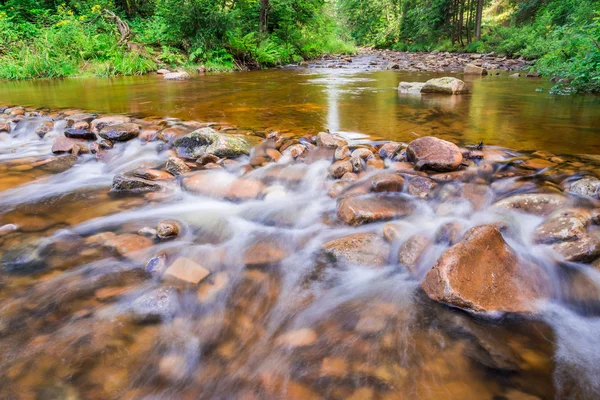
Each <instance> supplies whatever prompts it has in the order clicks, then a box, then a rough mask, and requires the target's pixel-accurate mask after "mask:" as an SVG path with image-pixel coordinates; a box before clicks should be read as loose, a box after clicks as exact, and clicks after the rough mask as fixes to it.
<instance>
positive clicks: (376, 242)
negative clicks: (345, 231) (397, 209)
mask: <svg viewBox="0 0 600 400" xmlns="http://www.w3.org/2000/svg"><path fill="white" fill-rule="evenodd" d="M323 251H324V252H325V254H327V255H329V256H330V257H332V258H334V259H335V260H336V261H344V262H347V263H350V264H357V265H363V266H367V267H382V266H384V265H386V264H387V262H388V257H389V254H390V245H389V244H388V243H387V242H386V241H385V240H384V239H383V238H382V237H381V236H379V235H377V234H375V233H357V234H354V235H350V236H344V237H342V238H339V239H334V240H331V241H329V242H327V243H325V244H324V245H323Z"/></svg>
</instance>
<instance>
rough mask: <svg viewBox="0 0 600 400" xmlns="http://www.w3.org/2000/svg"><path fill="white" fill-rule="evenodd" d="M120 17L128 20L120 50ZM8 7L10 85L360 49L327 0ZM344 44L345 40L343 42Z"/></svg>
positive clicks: (2, 41) (1, 33)
mask: <svg viewBox="0 0 600 400" xmlns="http://www.w3.org/2000/svg"><path fill="white" fill-rule="evenodd" d="M103 9H108V10H111V11H113V12H115V13H117V15H119V16H120V17H121V18H122V19H124V20H125V21H127V23H128V24H129V26H130V29H131V32H132V35H131V37H130V40H131V41H132V42H133V46H131V49H130V48H128V47H127V46H125V45H124V44H121V45H120V44H119V38H120V36H119V34H118V32H117V29H116V25H115V23H114V21H111V20H109V19H106V18H104V17H103V16H102V15H101V12H102V10H103ZM259 13H260V1H259V0H235V1H233V0H186V1H181V0H41V1H40V0H6V1H5V2H3V3H0V79H1V78H5V79H28V78H50V77H67V76H73V75H97V76H112V75H119V74H124V75H131V74H140V73H145V72H148V71H151V70H153V69H155V68H157V67H158V66H170V67H183V68H187V69H190V70H192V69H194V68H195V66H197V65H200V64H202V65H204V66H205V67H206V68H207V70H209V71H223V70H225V71H230V70H233V69H238V68H246V67H250V68H264V67H269V66H274V65H281V64H285V63H289V62H297V61H300V60H301V59H302V58H303V57H317V56H320V55H322V54H324V53H342V52H353V51H354V47H353V46H352V45H351V44H349V42H348V39H349V37H346V36H344V35H342V34H341V30H340V29H339V26H338V24H336V22H335V20H334V17H333V8H332V5H331V3H329V2H328V1H326V0H271V1H270V7H269V18H268V22H269V23H268V32H266V33H264V34H259V32H258V22H259ZM342 38H343V39H342Z"/></svg>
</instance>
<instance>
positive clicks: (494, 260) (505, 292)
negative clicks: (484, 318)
mask: <svg viewBox="0 0 600 400" xmlns="http://www.w3.org/2000/svg"><path fill="white" fill-rule="evenodd" d="M546 279H547V278H546V277H544V276H543V275H542V272H541V271H540V270H539V269H538V267H537V266H535V265H532V264H527V263H523V262H520V261H519V259H518V257H517V255H516V254H515V252H514V251H513V250H512V249H511V248H510V247H509V246H508V244H506V242H505V241H504V238H503V237H502V234H501V233H500V231H499V230H498V229H497V228H496V227H494V226H491V225H482V226H477V227H475V228H472V229H471V230H469V231H468V232H467V233H466V234H465V236H464V237H463V239H462V240H461V241H460V242H459V243H458V244H456V245H454V246H453V247H451V248H450V249H449V250H447V251H446V252H445V253H444V254H443V255H442V256H441V257H440V258H439V259H438V261H437V262H436V263H435V265H434V266H433V268H432V269H431V270H430V271H429V272H428V273H427V275H426V277H425V279H424V280H423V282H422V283H421V286H422V287H423V289H424V290H425V292H426V293H427V295H428V296H429V297H430V298H431V299H432V300H435V301H439V302H442V303H447V304H450V305H452V306H455V307H459V308H463V309H465V310H469V311H476V312H532V311H535V310H536V304H535V302H536V301H537V300H540V299H544V298H545V297H546Z"/></svg>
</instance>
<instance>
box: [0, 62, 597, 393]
mask: <svg viewBox="0 0 600 400" xmlns="http://www.w3.org/2000/svg"><path fill="white" fill-rule="evenodd" d="M447 57H448V58H447ZM453 57H457V58H456V59H462V58H461V57H463V56H460V55H457V56H454V55H453V56H440V59H441V60H445V59H452V58H453ZM478 60H479V59H469V60H468V61H469V63H471V62H473V63H474V62H477V61H478ZM465 61H467V60H465ZM481 61H482V63H481V67H482V68H488V66H487V65H486V64H489V63H492V62H494V63H497V64H498V65H500V63H503V62H505V61H508V60H504V61H497V62H496V61H495V59H494V60H492V59H491V58H490V57H487V56H486V57H485V58H483V57H482V59H481ZM340 62H344V63H347V64H352V63H351V62H348V61H340ZM440 62H442V61H440ZM452 62H454V61H452ZM374 67H375V66H374ZM399 68H400V67H399ZM473 70H474V71H475V70H476V69H473ZM164 84H167V83H166V82H165V83H164ZM168 85H171V86H172V87H175V86H177V85H179V83H168ZM394 90H395V89H394ZM1 109H2V108H0V110H1ZM13 110H17V111H18V112H17V114H19V115H13V117H11V118H16V117H20V118H22V121H21V122H20V124H22V125H18V126H17V133H16V136H15V137H13V136H10V135H13V131H11V132H10V133H7V132H3V133H6V134H7V135H9V136H8V137H7V140H8V141H9V142H8V143H9V144H10V146H12V147H10V146H9V147H6V148H4V147H0V304H1V305H0V398H7V399H11V398H15V399H20V398H34V399H35V398H73V399H76V398H82V399H88V398H89V399H96V398H98V399H111V398H119V399H120V398H124V399H127V398H130V399H138V398H200V399H219V398H240V399H262V398H265V399H302V400H305V399H385V400H387V399H402V398H418V399H432V400H433V399H440V398H457V399H459V398H460V399H552V398H561V399H562V398H574V399H588V398H596V397H597V394H598V393H599V392H598V389H599V387H600V385H598V384H597V381H596V379H597V376H596V375H597V374H596V373H595V372H596V365H597V363H598V359H597V357H596V355H595V353H594V352H593V351H591V350H590V349H594V348H596V347H597V345H598V335H597V334H596V331H597V329H595V323H596V322H595V319H597V317H598V315H600V306H599V304H600V289H599V288H600V286H599V285H598V283H597V282H599V280H598V273H599V270H598V265H599V262H600V261H599V260H600V235H599V232H600V226H599V222H600V220H599V218H598V215H599V214H598V212H599V208H600V204H599V203H598V197H597V190H596V188H595V187H596V186H595V179H598V178H597V174H598V173H600V163H599V162H598V161H597V160H595V159H593V158H590V157H587V158H586V157H580V156H574V155H568V154H560V155H554V154H543V153H541V152H536V153H532V152H525V151H524V152H520V151H519V149H504V148H498V147H493V146H487V145H485V144H482V145H480V146H473V145H470V144H469V143H458V141H457V142H456V143H454V142H452V143H451V142H448V141H445V142H444V141H442V140H440V139H439V138H435V137H429V138H428V137H426V136H422V137H421V138H420V139H417V138H415V137H412V136H410V134H407V136H406V141H405V142H404V141H403V142H399V141H398V142H390V141H371V140H368V139H361V140H355V139H354V138H352V137H344V136H343V135H338V134H335V133H332V132H321V133H319V132H318V131H315V132H303V133H302V134H301V135H295V134H290V133H289V132H279V133H276V132H273V131H270V130H269V131H265V132H263V131H256V132H253V131H248V130H247V129H242V128H236V127H232V126H229V125H225V124H217V123H210V122H198V121H182V120H177V119H172V118H159V117H147V118H143V117H142V116H140V115H135V116H126V115H95V114H88V113H87V112H85V110H46V111H44V113H47V114H46V115H44V118H48V119H52V122H53V127H52V129H50V130H49V131H48V132H46V133H45V134H44V135H43V137H41V138H40V136H38V133H36V130H38V128H39V127H40V124H41V122H42V121H41V120H39V119H37V118H40V117H38V116H37V114H36V116H34V115H33V114H34V113H39V112H41V111H40V110H32V109H28V108H17V109H14V108H12V109H11V108H9V109H8V112H7V111H6V110H5V111H4V112H3V114H2V115H1V116H0V120H4V119H6V118H9V117H10V114H11V113H12V111H13ZM11 124H12V122H11ZM45 126H47V127H49V125H45ZM11 127H12V126H11ZM19 127H27V128H19ZM129 128H131V129H129ZM0 129H1V125H0ZM19 129H22V130H19ZM23 129H24V130H23ZM65 130H66V131H67V132H69V135H71V134H73V133H76V132H75V131H73V130H81V131H84V132H86V135H87V136H82V137H79V138H75V139H74V138H73V137H66V136H64V135H63V132H65ZM87 132H89V133H90V134H88V133H87ZM92 132H93V135H94V136H92ZM109 132H113V133H110V134H109ZM114 132H116V133H114ZM161 133H162V134H161ZM82 135H83V133H82ZM17 136H18V137H17ZM71 136H73V135H71ZM75 136H76V135H75ZM98 136H100V137H101V138H102V137H103V136H105V137H109V138H110V143H108V142H105V141H101V140H106V139H99V138H98ZM23 138H29V139H31V140H29V141H27V140H28V139H26V140H23ZM113 140H114V142H113ZM415 142H416V143H415ZM458 145H460V146H464V147H458ZM53 146H54V151H60V152H61V153H65V154H60V155H58V154H57V155H53V154H52V152H53V149H52V147H53ZM5 149H8V150H6V151H5ZM88 150H89V151H88ZM92 150H93V151H92ZM540 160H542V161H540ZM582 180H585V181H584V182H581V181H582ZM578 182H579V183H578Z"/></svg>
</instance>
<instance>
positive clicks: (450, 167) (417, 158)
mask: <svg viewBox="0 0 600 400" xmlns="http://www.w3.org/2000/svg"><path fill="white" fill-rule="evenodd" d="M406 156H407V158H408V161H410V162H412V163H413V164H416V165H417V166H418V167H420V168H421V169H431V170H434V171H454V170H456V169H457V168H458V167H459V166H460V164H461V163H462V161H463V157H462V153H461V151H460V149H459V148H458V146H456V145H455V144H454V143H450V142H448V141H445V140H442V139H438V138H434V137H432V136H425V137H422V138H419V139H417V140H413V141H412V142H411V143H410V144H409V145H408V148H407V149H406Z"/></svg>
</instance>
